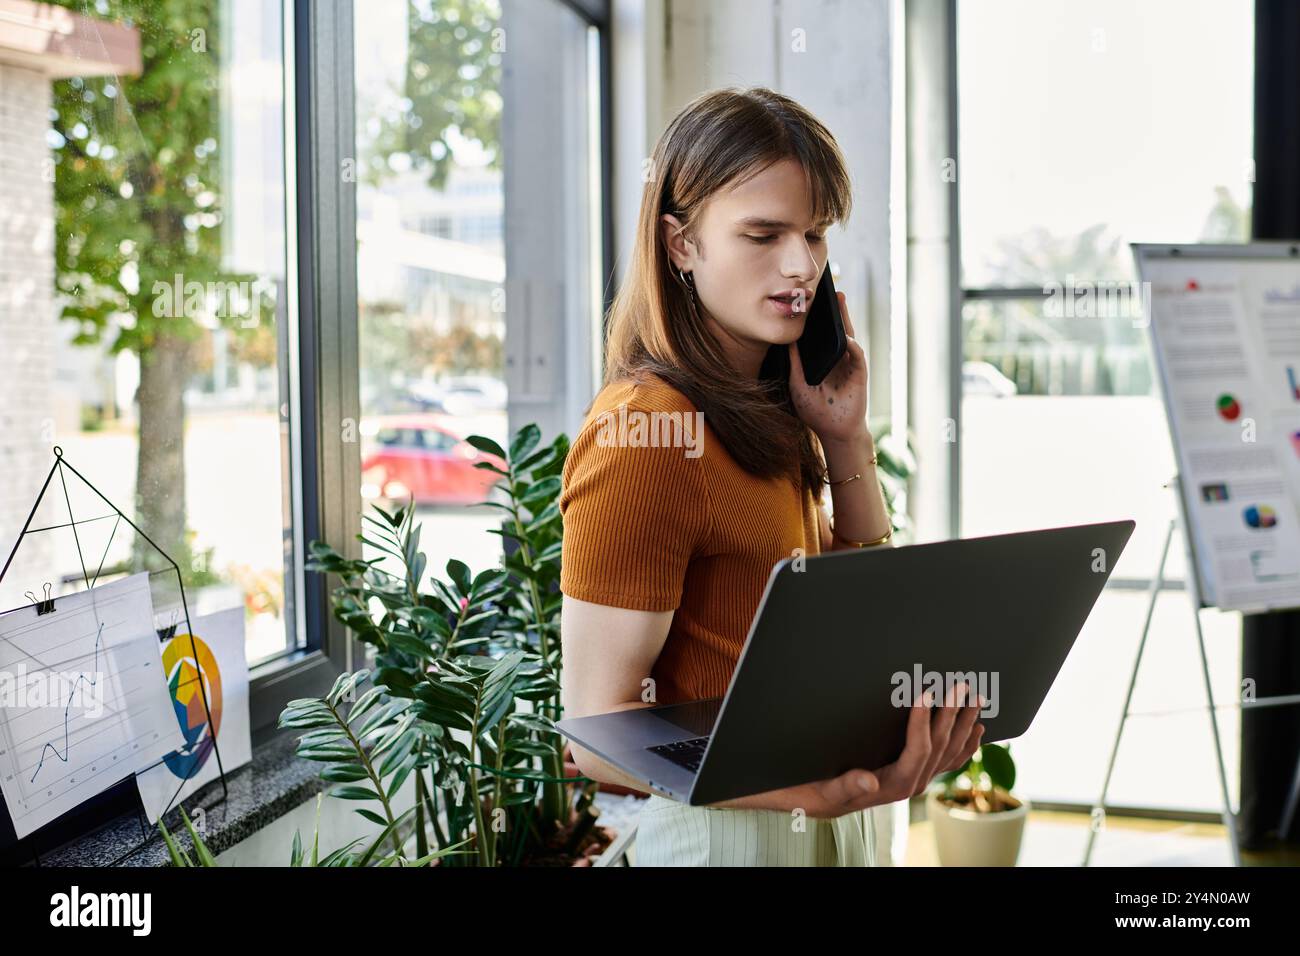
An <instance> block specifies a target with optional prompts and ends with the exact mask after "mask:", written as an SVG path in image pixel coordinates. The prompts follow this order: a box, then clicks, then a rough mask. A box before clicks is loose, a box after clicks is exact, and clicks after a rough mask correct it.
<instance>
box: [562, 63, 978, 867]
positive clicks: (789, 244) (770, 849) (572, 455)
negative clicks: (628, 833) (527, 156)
mask: <svg viewBox="0 0 1300 956" xmlns="http://www.w3.org/2000/svg"><path fill="white" fill-rule="evenodd" d="M850 205H851V199H850V184H849V176H848V172H847V170H846V168H845V165H844V159H843V156H842V155H841V153H840V150H839V147H838V145H837V144H836V142H835V140H834V138H833V137H832V136H831V134H830V132H829V131H827V129H826V128H825V127H824V126H823V125H822V124H821V123H820V122H819V121H818V120H817V119H816V118H815V117H814V116H812V115H811V114H810V113H809V112H808V111H807V110H805V109H804V108H803V107H801V106H800V105H799V104H797V103H796V102H794V101H793V100H791V99H789V98H787V97H785V96H782V95H780V94H778V93H775V92H773V91H771V90H768V89H763V88H753V89H746V90H741V89H724V90H718V91H714V92H711V93H708V94H705V95H703V96H700V97H699V98H697V99H696V100H694V101H693V102H691V103H690V104H689V105H687V106H686V108H685V109H683V110H682V112H681V113H680V114H679V115H678V116H677V117H676V118H675V119H674V120H673V121H672V123H671V124H669V126H668V128H667V129H666V130H665V131H664V133H663V135H662V136H661V138H660V140H659V142H658V143H657V144H656V146H655V149H654V153H653V156H652V158H651V161H650V166H649V169H648V182H647V185H646V186H645V190H644V194H643V197H642V201H641V210H640V217H639V220H638V225H637V235H636V241H635V248H634V251H633V255H632V259H631V261H630V263H629V269H628V272H627V275H626V278H625V281H624V284H623V285H622V287H621V288H620V290H619V292H618V295H617V297H616V299H615V301H614V304H613V306H612V308H611V310H610V315H609V329H608V337H607V342H606V351H605V377H604V383H603V387H602V389H601V391H600V393H599V394H598V395H597V396H596V398H595V400H594V401H593V403H592V405H591V407H590V408H589V409H588V412H587V416H586V420H585V421H584V423H583V427H582V428H581V430H580V431H579V433H578V434H577V436H576V437H575V439H574V441H573V446H572V448H571V450H570V452H569V457H568V460H567V461H566V463H565V468H564V476H563V488H562V491H561V495H560V509H561V512H562V515H563V523H564V543H563V555H562V572H561V590H562V592H563V594H564V599H563V600H564V603H563V610H562V615H561V639H562V641H563V644H564V671H563V687H562V700H563V702H564V710H565V716H567V717H581V716H586V715H589V714H597V713H608V712H610V711H616V710H623V709H628V708H632V707H647V706H651V705H655V704H668V703H677V702H679V701H686V700H695V699H700V698H705V697H716V696H721V695H723V694H724V693H725V692H726V689H727V686H728V684H729V682H730V679H731V674H732V671H733V670H734V668H735V665H736V662H737V660H738V659H739V655H740V650H741V648H742V646H743V644H744V640H745V637H746V635H747V634H748V631H749V626H750V623H751V621H752V619H753V616H754V613H755V611H756V610H757V608H758V602H759V600H760V599H761V597H762V593H763V589H764V586H765V584H766V582H767V578H768V575H769V574H770V572H771V570H772V566H773V565H774V564H775V563H776V562H777V561H779V560H781V559H782V558H787V557H792V556H796V555H798V554H799V553H802V554H805V555H813V554H817V553H819V552H821V551H823V550H832V549H837V548H850V547H877V546H884V545H887V544H889V542H890V539H891V525H890V520H889V516H888V514H887V512H886V508H885V503H884V499H883V496H882V493H881V489H880V484H879V480H878V477H877V474H876V455H875V447H874V443H873V440H872V436H871V434H870V432H869V431H868V430H867V425H866V421H867V362H866V357H865V355H864V354H863V351H862V347H861V346H860V345H859V344H858V343H857V342H856V341H854V339H853V326H852V322H851V320H850V318H849V316H848V313H847V310H846V308H845V303H844V298H843V295H842V294H841V295H840V309H841V312H842V313H843V315H844V317H845V326H846V331H847V333H848V336H849V343H848V352H847V354H846V355H845V356H844V357H843V358H842V359H841V360H840V362H839V363H838V364H837V365H836V367H835V368H834V369H833V370H832V371H831V373H830V375H829V376H828V377H827V378H826V379H825V381H823V382H822V383H821V384H820V385H818V386H816V387H810V386H809V385H808V384H807V383H806V382H805V381H804V378H803V368H802V365H801V363H800V361H799V353H798V350H797V348H796V346H795V342H796V341H797V340H798V338H799V335H800V333H801V332H802V331H803V324H804V319H805V316H806V314H807V311H808V308H809V306H810V305H811V303H812V299H813V297H814V294H815V291H816V289H817V284H818V280H819V279H820V277H821V270H822V269H824V268H826V264H827V244H826V230H827V228H828V227H829V226H830V225H831V224H833V223H836V222H840V223H842V222H844V221H845V220H847V218H848V215H849V210H850ZM787 356H788V359H787ZM825 488H829V489H830V497H831V499H832V507H833V513H834V515H835V519H834V521H833V522H831V521H829V520H828V519H827V516H826V513H825V511H824V510H823V509H822V506H821V505H822V501H823V490H824V489H825ZM866 639H870V638H869V636H868V637H867V638H866ZM963 690H964V689H963V688H958V689H957V690H956V692H955V693H953V694H950V695H949V697H948V699H947V700H945V701H944V702H943V706H937V707H936V708H935V709H934V710H933V711H932V710H930V709H927V708H926V707H924V706H914V707H913V708H912V711H911V714H910V716H909V722H908V728H907V738H906V741H907V742H906V746H905V749H904V751H903V753H902V755H901V756H900V757H899V759H898V760H897V761H896V762H895V763H893V764H890V765H889V766H887V767H881V768H876V769H874V770H868V769H859V770H852V771H849V772H848V773H845V774H843V775H842V776H839V777H836V778H834V779H830V780H822V781H816V782H814V783H809V784H805V785H802V786H797V787H788V788H785V789H782V790H775V791H771V792H768V793H762V794H756V795H752V796H748V797H744V798H740V799H736V800H730V801H725V802H722V803H718V804H712V805H709V806H705V807H692V806H688V805H686V804H683V803H680V802H677V801H673V800H669V799H667V798H665V797H662V796H660V795H658V794H652V795H651V796H650V798H649V800H648V801H647V805H646V808H645V810H644V811H643V812H642V815H641V818H640V823H639V825H638V831H637V842H636V862H637V864H638V865H655V864H665V865H745V864H753V865H848V866H853V865H859V866H860V865H871V864H872V863H873V862H874V861H873V860H872V859H871V857H872V856H873V850H874V843H873V840H874V829H873V828H872V823H871V819H870V817H869V811H868V808H870V807H872V806H877V805H884V804H888V803H892V802H894V801H898V800H903V799H906V798H908V797H910V796H915V795H917V794H920V793H922V792H923V791H924V790H925V788H926V786H927V785H928V784H929V782H930V780H931V779H932V778H933V777H934V775H935V774H936V773H940V772H942V771H945V770H950V769H956V768H957V767H960V766H961V765H962V764H963V763H965V761H966V760H967V759H968V758H969V757H970V755H971V754H972V753H973V752H974V750H975V748H976V746H977V745H978V742H979V738H980V735H981V734H982V732H983V726H982V725H981V724H979V723H978V722H977V720H976V716H977V712H978V707H979V705H978V703H977V702H974V701H975V698H974V696H973V695H972V696H971V697H970V698H969V701H970V702H968V700H967V698H966V696H965V695H964V694H963ZM918 703H920V701H919V700H918ZM933 703H935V704H937V703H938V702H933ZM963 705H964V706H963ZM572 750H573V755H574V760H575V762H576V763H577V765H578V767H579V769H581V771H582V772H583V773H584V774H585V775H587V776H589V777H592V778H593V779H596V780H600V781H605V782H610V783H620V784H623V785H625V786H631V787H635V788H637V789H639V790H643V791H644V790H646V788H645V787H644V786H643V785H642V784H640V783H638V782H637V781H635V780H633V779H631V778H629V777H628V776H627V775H625V774H623V773H622V772H621V771H619V770H618V769H617V768H614V767H612V766H610V765H609V764H608V763H606V762H605V761H603V760H601V759H599V758H598V757H596V756H595V755H594V754H592V753H590V752H588V751H586V750H584V749H582V748H580V747H578V746H576V745H575V746H574V747H573V748H572Z"/></svg>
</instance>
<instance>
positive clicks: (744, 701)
mask: <svg viewBox="0 0 1300 956" xmlns="http://www.w3.org/2000/svg"><path fill="white" fill-rule="evenodd" d="M1133 528H1134V522H1133V521H1131V520H1123V521H1112V522H1103V523H1100V524H1086V525H1074V526H1071V527H1065V528H1048V529H1044V530H1038V531H1025V532H1017V533H1013V534H1000V535H990V536H987V537H982V538H963V539H957V540H953V541H940V542H934V543H930V544H914V545H907V546H904V547H897V548H874V549H854V550H849V551H833V552H829V553H826V554H821V555H816V556H814V557H808V558H803V559H800V560H799V561H798V562H796V560H795V559H793V558H786V559H784V560H782V561H780V562H778V563H777V564H776V566H775V567H774V568H773V569H772V573H771V575H770V576H769V577H768V580H767V587H766V588H765V589H764V592H763V599H762V601H761V602H760V603H759V606H758V611H757V613H756V614H755V616H754V621H753V623H752V624H751V625H750V629H749V635H748V637H747V638H746V639H745V644H744V647H743V648H742V650H741V653H740V659H739V661H738V662H737V664H736V668H735V670H734V671H733V673H732V676H731V684H730V686H729V687H728V688H727V692H726V694H725V695H724V696H723V697H715V698H710V699H708V700H699V701H690V702H688V703H679V704H668V705H662V706H651V707H644V708H640V709H636V710H624V711H618V712H616V713H611V714H598V715H595V716H591V717H576V718H572V719H566V720H561V721H559V722H558V723H557V725H556V726H557V727H558V728H559V730H560V732H561V733H562V734H564V736H566V737H568V738H569V739H570V740H572V741H573V742H574V743H576V744H578V745H579V746H581V747H585V748H586V749H587V750H589V751H591V752H592V753H594V754H596V755H598V756H600V757H601V758H603V759H604V760H606V761H608V762H609V763H611V764H613V765H614V766H616V767H618V768H619V769H621V770H623V771H624V772H626V773H628V774H630V775H631V776H632V777H634V778H636V779H637V780H639V781H641V782H642V783H644V784H645V785H646V788H647V789H649V790H652V791H655V792H657V793H660V794H663V795H664V796H667V797H670V798H672V799H676V800H680V801H684V802H687V803H690V804H693V805H701V804H709V803H717V802H719V801H722V800H730V799H733V798H736V797H742V796H748V795H750V794H755V793H764V792H766V791H768V790H777V789H780V788H782V787H789V786H797V785H799V784H803V783H808V782H810V781H813V780H822V779H826V778H828V777H835V776H838V775H840V774H842V773H844V772H846V771H848V770H851V769H854V768H865V769H867V770H875V769H877V768H879V767H883V766H885V765H887V764H890V763H892V762H893V761H894V760H896V759H897V758H898V756H899V754H900V753H901V752H902V750H903V742H904V735H905V731H906V725H907V715H908V713H909V706H910V705H911V702H912V701H913V700H915V699H916V697H917V695H919V694H920V693H921V692H922V691H923V690H925V689H927V688H928V687H938V688H940V689H941V692H942V691H946V690H947V688H948V687H950V686H952V684H954V683H955V682H957V681H961V680H965V681H967V682H969V683H970V685H971V686H972V687H973V688H974V689H975V690H976V691H977V692H978V693H980V694H982V695H983V696H984V697H985V698H986V699H987V700H988V703H987V704H986V706H985V708H984V709H983V710H982V711H981V712H980V716H979V718H978V719H979V720H980V722H981V723H983V724H984V736H983V738H982V741H983V742H985V743H992V742H994V741H999V740H1008V739H1011V738H1013V737H1018V736H1020V735H1021V734H1023V733H1024V732H1025V731H1026V730H1027V729H1028V728H1029V725H1030V723H1031V722H1032V721H1033V719H1034V715H1035V714H1037V713H1038V709H1039V708H1040V707H1041V706H1042V703H1043V700H1044V698H1045V697H1046V696H1047V692H1048V690H1049V689H1050V688H1051V686H1052V682H1053V681H1054V680H1055V679H1056V675H1057V674H1058V673H1059V672H1060V670H1061V666H1062V665H1063V664H1064V663H1065V658H1066V655H1068V654H1069V652H1070V648H1071V647H1072V646H1073V645H1074V641H1075V638H1076V637H1078V635H1079V632H1080V630H1081V629H1082V628H1083V624H1084V622H1085V621H1086V620H1087V618H1088V614H1089V613H1090V612H1091V611H1092V607H1093V605H1094V604H1095V603H1096V601H1097V598H1098V596H1099V595H1100V594H1101V591H1102V588H1103V587H1105V585H1106V581H1107V579H1108V578H1109V577H1110V573H1111V569H1112V568H1114V567H1115V562H1116V561H1117V560H1118V559H1119V556H1120V554H1121V553H1122V552H1123V550H1124V547H1125V545H1126V544H1127V543H1128V540H1129V537H1130V536H1131V535H1132V533H1133ZM941 699H942V697H941Z"/></svg>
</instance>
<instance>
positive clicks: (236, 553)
mask: <svg viewBox="0 0 1300 956" xmlns="http://www.w3.org/2000/svg"><path fill="white" fill-rule="evenodd" d="M59 5H60V6H63V7H66V8H68V9H69V10H71V11H72V12H74V13H76V14H78V15H80V16H82V17H85V18H87V21H88V23H89V24H91V26H88V27H86V28H85V29H87V30H91V31H93V30H95V29H102V30H104V31H105V33H104V35H105V36H106V37H107V38H108V39H107V40H106V41H104V42H103V43H101V44H100V45H98V46H96V45H95V44H88V48H90V49H92V51H93V52H91V53H90V54H87V57H86V59H85V61H84V62H81V63H78V62H68V61H67V60H66V58H63V59H60V60H58V61H57V62H56V61H55V60H52V59H46V60H44V61H42V60H41V59H40V58H38V59H37V61H36V62H34V63H33V64H32V69H30V70H26V69H16V68H8V67H6V68H5V69H7V70H8V72H7V73H6V74H5V77H4V79H3V80H2V81H0V87H5V88H7V90H8V91H12V92H13V93H14V94H15V96H13V97H8V96H7V97H6V103H7V105H8V106H9V107H13V109H11V110H10V111H8V112H6V116H5V121H4V122H3V124H0V160H3V166H4V168H6V169H7V172H6V173H5V178H6V179H7V180H8V181H9V182H8V183H7V185H16V186H20V187H21V188H16V189H14V190H13V192H14V194H15V196H14V198H15V201H16V202H18V201H20V202H21V208H20V207H19V206H18V205H14V206H9V205H8V204H9V198H10V197H9V196H8V195H6V198H5V200H4V202H0V206H7V207H8V208H9V209H10V210H11V212H9V213H6V214H5V220H6V226H7V228H6V230H5V231H6V232H7V233H9V234H10V235H13V236H17V235H20V234H21V235H22V236H27V233H26V232H23V230H26V229H28V228H29V227H32V228H31V229H30V232H31V236H30V241H29V240H28V239H24V240H23V241H24V242H25V243H27V245H26V246H25V247H24V253H25V256H26V257H27V258H26V259H24V262H23V267H22V270H21V273H22V274H19V273H17V272H10V271H5V272H4V273H3V281H4V284H5V286H6V288H4V289H3V290H0V291H2V292H3V296H0V298H2V299H3V301H4V305H3V307H2V308H3V309H4V310H6V311H7V312H8V314H5V312H0V324H3V325H4V326H5V334H4V340H5V341H4V345H5V350H6V353H7V354H6V355H5V363H6V364H5V374H4V376H0V380H3V382H4V384H0V396H2V399H0V414H3V415H4V428H3V431H2V432H0V451H2V452H3V453H4V460H5V463H6V467H5V484H6V486H7V487H6V491H5V499H4V502H3V505H4V507H3V511H2V512H0V522H3V527H0V533H2V534H3V536H4V537H5V538H6V539H7V542H8V541H12V540H13V538H14V537H16V535H17V533H18V531H19V530H20V528H21V526H22V521H23V519H24V518H25V517H26V507H29V506H30V503H31V501H33V500H34V499H35V497H36V494H37V492H38V491H39V489H40V485H41V482H42V481H43V480H44V477H45V474H46V473H47V472H48V470H49V466H50V464H51V463H52V462H53V455H52V450H53V448H54V447H55V446H60V447H61V448H62V450H63V453H64V455H65V457H66V459H67V461H68V462H69V464H71V465H72V466H74V467H76V468H77V469H78V470H79V471H80V472H81V473H82V474H84V475H85V477H86V478H87V479H89V480H90V481H91V482H93V483H94V485H95V486H96V487H97V488H98V489H99V491H100V492H102V493H103V495H104V496H106V497H107V498H108V499H109V500H111V501H112V502H113V504H115V505H116V506H117V507H118V508H120V509H121V510H122V511H123V512H124V513H125V514H126V515H127V516H128V517H129V518H131V520H132V521H134V522H135V523H136V524H137V525H139V526H140V528H141V529H142V530H143V531H144V532H145V533H146V534H148V535H149V536H150V537H151V538H152V539H153V541H154V542H156V543H157V544H158V546H159V547H161V548H162V549H163V550H164V551H166V552H167V554H168V555H170V556H171V557H172V558H173V559H174V560H175V561H176V562H177V564H178V565H179V566H180V569H181V573H182V576H183V578H184V580H185V582H186V591H187V595H188V601H189V610H190V613H191V614H192V615H194V614H198V613H203V612H205V611H208V610H215V609H218V608H224V607H229V606H231V605H239V606H243V607H244V609H245V624H246V649H247V657H248V659H249V660H250V661H258V660H263V659H267V658H269V657H272V656H275V655H277V654H283V653H285V652H286V651H287V650H288V649H291V648H293V647H296V646H297V645H298V643H299V636H300V634H301V633H302V630H301V628H300V627H299V626H298V621H297V613H296V608H295V595H296V587H295V583H296V580H297V572H296V563H297V561H296V549H295V546H294V535H293V520H292V514H293V508H292V505H291V502H292V500H293V487H294V475H293V469H292V466H291V462H292V460H293V455H292V452H291V449H292V447H293V442H294V435H293V429H292V428H291V420H292V413H293V411H294V409H293V404H294V398H293V395H294V392H293V388H292V386H291V382H292V381H293V380H294V376H295V375H296V370H295V367H294V364H293V362H292V355H293V347H292V346H293V342H292V341H291V333H292V329H293V317H292V316H291V315H289V313H288V311H287V303H288V301H289V296H288V295H287V285H286V283H287V281H288V279H289V273H288V270H287V263H288V262H289V261H291V255H290V250H289V247H288V239H287V237H286V219H287V216H286V163H285V159H286V130H285V120H286V113H285V102H286V96H285V91H286V75H285V65H284V64H285V57H284V49H285V37H286V23H285V10H284V8H283V7H282V5H281V3H279V2H275V0H194V2H190V3H187V4H185V5H184V7H183V8H179V7H176V6H175V5H174V4H158V3H153V2H143V0H95V2H84V0H60V2H59ZM94 25H102V26H94ZM130 37H134V38H135V40H138V46H139V57H138V61H136V62H132V57H131V56H130V55H129V52H123V51H129V50H130V49H131V47H132V43H133V42H135V40H132V41H130V42H128V41H127V39H124V38H130ZM42 71H44V72H42ZM19 85H21V90H20V89H19ZM19 93H21V97H22V99H23V102H24V103H25V104H27V105H32V104H34V108H33V109H32V110H30V111H29V114H24V115H23V117H22V118H21V120H22V121H18V117H17V114H16V112H14V110H16V108H17V101H18V97H17V94H19ZM11 120H13V122H11ZM10 172H12V173H13V175H12V176H11V175H10ZM29 172H30V173H31V174H32V175H31V176H30V177H29V176H28V175H27V174H28V173H29ZM28 178H29V179H30V180H31V183H30V185H23V183H25V182H26V179H28ZM19 193H21V197H19V196H18V194H19ZM9 227H12V229H11V228H9ZM20 328H21V329H22V330H24V333H23V336H22V338H21V340H20V339H19V338H18V337H17V330H19V329H20ZM11 329H13V330H14V331H15V338H13V339H12V340H11V339H10V336H9V332H10V330H11ZM27 332H31V335H30V336H28V335H27ZM29 338H30V342H29ZM11 347H12V348H13V349H14V350H13V351H11V350H10V349H11ZM11 363H12V364H11ZM50 491H51V493H49V494H47V495H46V500H45V502H44V503H43V505H42V512H41V513H40V514H38V515H36V516H34V520H33V522H32V527H33V528H36V527H43V526H46V525H56V524H58V523H59V522H60V521H63V522H66V515H67V505H68V504H70V505H71V506H72V508H73V509H74V516H75V517H76V518H77V519H78V520H82V519H96V520H90V521H88V522H87V523H85V524H81V525H78V526H77V528H76V531H77V534H76V536H75V537H74V535H73V533H72V529H71V528H69V527H63V528H57V529H56V530H54V531H51V532H49V533H47V534H41V535H36V536H34V537H32V538H31V539H29V540H30V542H31V545H30V548H29V546H28V544H27V543H25V544H24V548H23V550H22V551H21V552H20V553H19V557H18V558H17V559H16V563H15V567H14V568H13V569H11V571H10V574H9V575H8V576H6V580H5V581H4V584H3V588H4V607H6V608H7V607H12V606H15V605H17V604H21V603H25V601H24V600H23V598H22V597H21V595H22V592H23V591H24V590H28V589H33V588H35V589H36V590H37V591H39V590H40V588H41V585H42V583H43V582H45V581H49V582H51V584H52V585H53V590H54V593H55V594H59V593H64V592H66V591H70V590H78V589H80V588H82V587H84V585H85V582H86V579H87V577H89V578H92V579H96V580H97V581H98V582H100V583H102V582H103V581H105V580H108V579H110V578H111V577H113V576H115V575H118V574H123V573H127V572H129V571H132V570H135V569H138V568H141V567H148V568H154V567H157V566H158V565H157V562H156V559H154V558H153V554H152V551H151V549H149V548H148V547H147V545H146V544H145V543H143V542H142V540H141V539H140V538H139V537H138V536H136V535H134V534H132V533H129V531H128V529H127V528H125V527H124V526H122V525H121V524H120V523H118V522H116V521H115V520H114V519H113V518H112V517H111V516H110V515H108V514H107V513H108V511H109V509H108V507H107V506H106V505H105V503H104V502H103V501H102V500H100V499H98V498H97V497H96V496H95V495H94V494H93V493H90V492H88V491H87V490H85V489H82V488H79V487H76V486H75V485H73V486H69V488H68V491H69V498H70V501H69V502H66V503H65V501H64V499H63V489H62V488H52V489H51V490H50ZM101 516H103V517H101ZM38 539H39V540H38ZM78 546H79V547H80V552H81V554H80V556H79V555H78Z"/></svg>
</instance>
